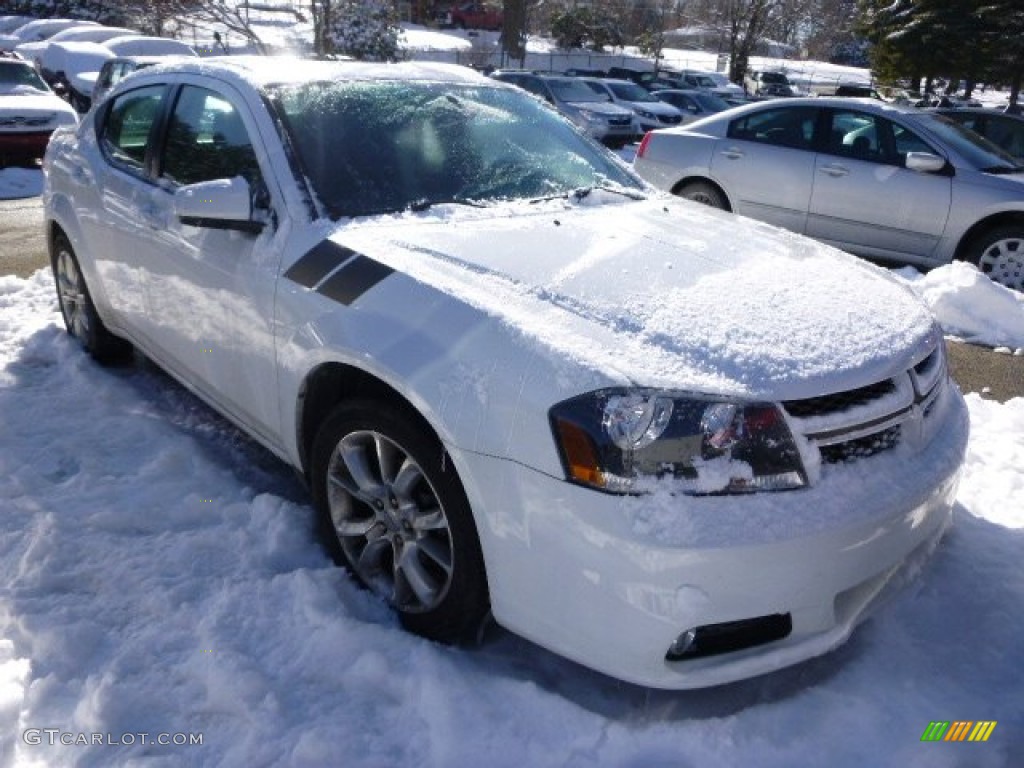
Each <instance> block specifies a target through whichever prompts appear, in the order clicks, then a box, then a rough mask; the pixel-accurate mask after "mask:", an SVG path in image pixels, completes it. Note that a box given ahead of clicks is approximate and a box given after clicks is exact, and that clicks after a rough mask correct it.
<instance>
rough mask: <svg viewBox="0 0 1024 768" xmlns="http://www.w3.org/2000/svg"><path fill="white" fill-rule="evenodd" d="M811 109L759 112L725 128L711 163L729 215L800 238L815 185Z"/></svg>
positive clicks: (814, 113)
mask: <svg viewBox="0 0 1024 768" xmlns="http://www.w3.org/2000/svg"><path fill="white" fill-rule="evenodd" d="M818 113H819V110H818V108H817V107H812V106H805V105H799V106H783V105H780V106H778V107H772V108H768V109H762V110H759V111H757V112H752V113H748V114H746V115H743V116H742V117H738V118H736V119H735V120H733V121H732V122H731V123H730V124H729V129H728V135H727V138H725V139H723V140H721V141H719V142H718V143H717V146H716V147H715V152H714V155H713V157H712V159H711V175H712V177H713V178H715V179H716V180H717V181H718V182H719V183H720V184H721V185H722V187H723V188H724V189H725V190H726V192H727V194H728V195H729V198H730V199H731V201H732V205H733V211H734V212H735V213H738V214H741V215H743V216H749V217H751V218H754V219H760V220H761V221H767V222H768V223H769V224H775V225H776V226H780V227H785V228H786V229H789V230H792V231H793V232H803V231H804V227H805V224H806V220H807V208H808V205H809V203H810V199H811V186H812V184H813V180H814V150H813V145H814V130H815V122H816V121H817V119H818Z"/></svg>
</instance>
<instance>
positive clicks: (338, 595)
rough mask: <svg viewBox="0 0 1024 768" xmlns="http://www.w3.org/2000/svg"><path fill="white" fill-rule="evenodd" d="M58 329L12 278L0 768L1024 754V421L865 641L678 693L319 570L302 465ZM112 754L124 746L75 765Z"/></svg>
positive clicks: (979, 404) (975, 405)
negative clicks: (397, 611) (475, 642)
mask: <svg viewBox="0 0 1024 768" xmlns="http://www.w3.org/2000/svg"><path fill="white" fill-rule="evenodd" d="M59 322H60V321H59V315H58V313H57V312H56V309H55V302H54V299H53V291H52V285H51V279H50V277H49V275H48V274H47V273H46V272H45V271H43V272H39V273H37V274H36V275H35V276H34V277H32V278H31V279H29V280H21V279H18V278H14V277H0V764H3V765H8V764H13V765H18V766H34V765H46V766H68V765H101V766H120V765H136V764H141V763H142V761H143V760H145V764H146V765H150V766H181V765H225V766H253V765H275V766H276V765H296V766H326V765H345V766H382V767H383V766H406V765H409V766H412V765H417V766H439V767H441V766H444V767H445V768H447V767H449V766H515V767H516V768H522V767H523V766H531V768H532V767H533V766H601V765H607V766H637V767H638V768H639V767H640V766H643V767H644V768H648V767H651V766H673V767H674V766H688V765H716V766H717V765H721V766H733V765H734V766H753V765H756V766H780V767H782V766H785V767H786V768H790V767H792V766H802V765H821V764H823V761H827V764H829V765H830V766H835V767H836V768H839V767H842V766H858V768H859V767H860V766H864V765H899V766H928V768H932V766H962V765H970V766H982V767H987V766H993V767H996V766H1009V765H1011V764H1012V762H1013V756H1017V758H1019V756H1020V755H1021V754H1022V752H1024V697H1022V696H1021V695H1020V693H1021V691H1022V690H1024V666H1022V665H1021V664H1020V662H1019V659H1018V658H1017V653H1016V651H1017V650H1018V649H1019V648H1020V642H1021V638H1022V637H1024V570H1022V569H1021V567H1020V555H1021V551H1022V547H1024V503H1022V499H1024V438H1022V436H1024V399H1021V398H1018V399H1015V400H1012V401H1010V402H1009V403H1007V404H1005V405H1000V404H998V403H993V402H989V401H984V400H982V399H980V398H978V397H976V396H970V397H969V398H968V403H969V406H970V411H971V419H972V430H973V433H972V438H971V444H970V453H969V457H968V461H967V464H966V467H965V473H964V478H963V483H962V486H961V492H960V495H959V499H958V501H959V503H958V508H957V510H956V513H957V520H956V524H955V526H954V528H953V529H952V530H951V531H950V533H949V534H948V535H947V537H946V538H945V539H944V540H943V542H942V544H941V545H940V547H939V549H938V551H937V552H936V554H935V556H934V558H933V560H932V561H931V562H930V563H929V564H928V565H927V566H926V568H925V569H924V572H923V573H922V574H921V575H920V578H919V579H917V580H916V581H914V582H912V583H910V584H909V585H907V586H906V588H905V589H904V590H903V591H901V592H899V593H898V594H897V595H895V596H894V597H893V598H892V599H890V601H889V602H887V603H886V604H884V605H883V606H882V607H881V608H880V609H879V610H878V611H877V612H876V614H875V615H874V616H873V618H871V619H870V620H869V621H868V622H867V623H866V624H865V625H863V626H862V627H860V629H859V631H858V632H857V633H856V635H855V636H854V638H853V640H852V641H851V642H850V643H848V644H847V645H846V646H844V647H843V648H842V649H840V650H839V651H838V652H836V653H833V654H831V655H829V656H826V657H824V658H821V659H818V660H815V661H812V662H809V663H806V664H803V665H801V666H799V667H796V668H793V669H790V670H786V671H783V672H780V673H776V674H774V675H770V676H767V677H764V678H760V679H756V680H753V681H748V682H745V683H742V684H735V685H730V686H726V687H722V688H718V689H714V690H710V691H702V692H690V693H664V692H653V691H646V690H642V689H638V688H634V687H632V686H628V685H625V684H620V683H617V682H614V681H612V680H609V679H606V678H604V677H601V676H599V675H597V674H594V673H591V672H588V671H586V670H584V669H581V668H580V667H577V666H575V665H574V664H572V663H570V662H567V661H563V660H561V659H559V658H556V657H554V656H552V655H550V654H548V653H546V652H544V651H542V650H540V649H538V648H537V647H535V646H533V645H531V644H530V643H528V642H526V641H523V640H520V639H518V638H515V637H513V636H510V635H508V634H506V633H503V632H500V631H495V632H493V633H492V635H491V637H490V638H489V639H488V640H487V641H486V642H485V644H484V645H483V647H481V648H479V649H476V650H454V649H450V648H442V647H438V646H435V645H432V644H430V643H428V642H426V641H423V640H420V639H417V638H414V637H411V636H409V635H407V634H405V633H403V632H402V631H401V630H400V629H399V628H398V627H397V624H396V622H395V621H394V619H393V618H392V617H391V616H390V615H389V614H388V612H387V611H385V610H384V609H383V608H382V607H381V606H380V605H379V604H377V603H376V602H375V601H374V600H373V599H371V598H370V597H369V596H368V595H367V594H366V593H364V592H362V591H360V590H359V589H357V588H356V587H355V586H354V585H353V584H352V583H351V582H350V581H349V580H348V578H347V577H346V576H345V575H344V574H343V572H342V571H340V570H338V569H336V568H334V567H332V566H331V565H329V563H328V561H327V559H326V557H325V556H324V555H323V554H321V552H320V550H319V549H318V547H317V544H316V543H315V540H314V538H313V535H312V533H311V527H312V522H311V521H312V512H311V510H310V507H309V506H308V503H307V500H306V497H305V495H304V494H303V492H302V491H301V489H300V488H299V486H298V484H297V483H296V481H295V480H294V479H293V477H292V475H291V474H290V472H289V471H288V470H287V469H285V468H283V467H282V466H281V465H279V464H278V463H277V462H276V461H275V460H274V459H272V458H270V457H269V456H267V455H266V454H265V453H264V452H263V451H262V450H261V449H259V448H258V447H256V446H255V445H254V444H252V443H251V442H249V441H248V440H246V439H245V438H244V437H242V436H240V435H239V434H238V433H237V432H236V431H234V430H233V429H232V428H230V427H229V426H227V425H226V424H225V423H224V422H223V421H222V420H220V419H219V418H217V417H216V416H214V415H213V414H212V413H211V412H210V411H209V410H207V409H206V408H205V407H203V406H202V405H201V404H199V403H198V402H197V401H196V400H195V399H194V398H192V397H191V396H190V395H188V394H187V393H186V392H184V391H183V390H182V389H181V388H180V387H178V386H177V385H175V384H173V383H171V382H170V381H169V380H168V379H167V378H166V377H164V376H163V375H161V374H160V373H159V372H157V371H156V370H154V369H153V368H151V367H148V366H146V365H144V364H137V365H135V366H129V367H126V368H121V369H114V370H103V369H100V368H98V367H97V366H95V365H94V364H93V363H92V362H90V361H89V359H88V358H86V357H85V356H84V355H83V354H82V353H81V352H80V351H79V350H78V348H77V347H76V346H75V345H74V344H72V343H71V342H70V341H69V339H68V337H67V336H66V335H65V334H64V333H63V331H62V330H61V329H60V328H59ZM552 586H553V587H557V585H552ZM933 720H973V721H978V720H995V721H997V722H998V725H997V727H996V728H995V730H994V732H993V734H992V737H991V739H990V740H989V741H988V742H987V743H962V744H954V743H922V742H921V741H920V738H921V735H922V733H923V732H924V730H925V728H926V727H927V726H928V724H929V722H931V721H933ZM32 729H40V730H32ZM41 729H57V730H56V731H52V730H51V731H45V730H41ZM94 733H95V734H101V736H100V737H99V738H101V739H103V740H104V741H112V742H114V745H106V744H104V745H89V744H73V743H72V744H70V745H62V744H61V739H63V740H64V741H68V742H75V741H81V740H82V739H85V740H86V741H88V740H90V739H92V738H93V737H92V734H94ZM143 733H145V734H148V736H147V737H146V738H147V739H151V740H155V739H157V738H158V737H159V735H160V734H167V736H166V737H165V738H164V740H169V741H173V740H174V739H179V740H180V739H181V738H182V737H180V736H177V734H202V745H201V746H199V745H193V746H187V745H186V746H174V745H173V744H172V745H167V746H163V745H158V744H150V745H146V746H144V745H143V744H142V741H143V737H142V736H141V735H140V734H143ZM79 734H86V735H85V736H79ZM51 739H52V740H53V741H54V744H53V745H51V744H50V740H51ZM30 742H38V743H30ZM129 742H134V743H129Z"/></svg>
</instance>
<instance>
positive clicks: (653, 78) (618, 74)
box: [607, 67, 664, 91]
mask: <svg viewBox="0 0 1024 768" xmlns="http://www.w3.org/2000/svg"><path fill="white" fill-rule="evenodd" d="M607 76H608V77H613V78H615V79H616V80H629V82H631V83H636V84H637V85H639V86H640V87H641V88H646V89H647V90H649V91H650V90H655V89H656V88H663V87H664V84H659V83H658V80H659V77H660V76H659V74H658V73H657V72H654V71H652V70H648V69H632V68H631V67H608V75H607Z"/></svg>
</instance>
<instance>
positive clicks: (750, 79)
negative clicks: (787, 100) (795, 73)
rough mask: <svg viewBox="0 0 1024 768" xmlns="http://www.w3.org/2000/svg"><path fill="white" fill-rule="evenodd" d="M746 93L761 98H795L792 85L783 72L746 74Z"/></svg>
mask: <svg viewBox="0 0 1024 768" xmlns="http://www.w3.org/2000/svg"><path fill="white" fill-rule="evenodd" d="M744 85H745V86H746V88H747V92H748V93H750V94H751V95H753V96H760V97H762V98H779V97H789V96H795V95H796V91H795V89H794V88H793V84H792V83H791V82H789V78H788V77H786V75H785V73H784V72H756V71H754V72H748V73H747V76H746V78H745V80H744Z"/></svg>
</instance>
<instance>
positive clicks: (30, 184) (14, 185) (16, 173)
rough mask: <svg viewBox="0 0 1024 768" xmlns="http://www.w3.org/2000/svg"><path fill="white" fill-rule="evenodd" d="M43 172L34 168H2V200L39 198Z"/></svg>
mask: <svg viewBox="0 0 1024 768" xmlns="http://www.w3.org/2000/svg"><path fill="white" fill-rule="evenodd" d="M42 193H43V172H42V171H40V170H37V169H34V168H0V200H15V199H18V198H22V197H39V195H41V194H42Z"/></svg>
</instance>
